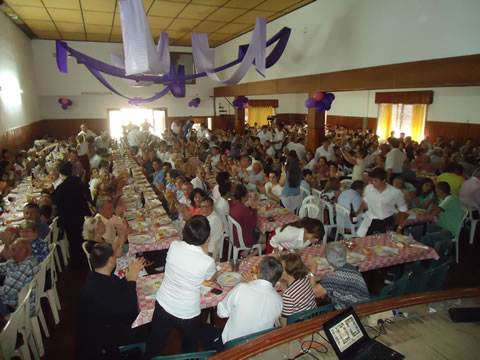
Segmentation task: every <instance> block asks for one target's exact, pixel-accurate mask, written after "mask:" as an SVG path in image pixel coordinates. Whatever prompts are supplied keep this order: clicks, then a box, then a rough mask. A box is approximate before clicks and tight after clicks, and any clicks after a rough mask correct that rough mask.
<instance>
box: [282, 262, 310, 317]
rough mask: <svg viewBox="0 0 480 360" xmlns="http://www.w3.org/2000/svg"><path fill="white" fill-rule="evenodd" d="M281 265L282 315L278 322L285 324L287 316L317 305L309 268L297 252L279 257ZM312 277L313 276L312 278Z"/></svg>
mask: <svg viewBox="0 0 480 360" xmlns="http://www.w3.org/2000/svg"><path fill="white" fill-rule="evenodd" d="M280 262H281V263H282V266H283V273H282V277H281V278H280V286H281V287H282V302H283V306H282V315H281V316H280V323H281V324H282V326H286V325H287V319H288V317H289V316H291V315H293V314H296V313H299V312H302V311H305V310H310V309H314V308H315V307H316V306H317V302H316V301H315V295H314V294H313V289H312V283H311V280H310V279H312V278H313V277H311V276H308V275H309V272H310V271H309V269H308V268H307V267H306V266H305V264H304V263H303V261H302V258H301V257H300V256H299V255H297V254H287V255H283V256H281V257H280ZM313 279H314V278H313Z"/></svg>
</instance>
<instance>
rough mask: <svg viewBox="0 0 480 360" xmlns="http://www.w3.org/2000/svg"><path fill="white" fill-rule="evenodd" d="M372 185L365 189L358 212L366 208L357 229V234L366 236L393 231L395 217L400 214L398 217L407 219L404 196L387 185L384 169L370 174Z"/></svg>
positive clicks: (377, 169) (375, 170) (378, 169)
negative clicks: (362, 219)
mask: <svg viewBox="0 0 480 360" xmlns="http://www.w3.org/2000/svg"><path fill="white" fill-rule="evenodd" d="M370 177H371V178H372V184H370V185H367V186H366V187H365V192H364V197H363V201H364V202H363V204H362V206H361V207H360V212H361V211H363V210H364V209H365V208H366V207H368V211H367V213H366V215H365V217H364V221H363V222H362V225H361V226H360V229H362V230H361V231H360V229H359V234H360V235H361V236H363V235H362V234H363V233H364V232H365V231H364V229H367V228H368V231H367V232H366V234H367V235H372V234H374V233H376V232H378V233H385V232H387V231H388V230H394V229H393V227H394V224H395V215H396V214H397V213H399V212H400V214H399V217H401V218H403V217H404V218H405V219H406V217H407V215H406V211H407V210H408V208H407V205H406V204H405V196H404V195H403V193H402V192H401V191H400V190H398V189H397V188H395V187H393V186H391V185H390V184H387V172H386V171H385V170H384V169H381V168H376V169H374V170H373V171H372V172H371V173H370Z"/></svg>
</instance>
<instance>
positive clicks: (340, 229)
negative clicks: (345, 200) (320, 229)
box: [335, 204, 357, 241]
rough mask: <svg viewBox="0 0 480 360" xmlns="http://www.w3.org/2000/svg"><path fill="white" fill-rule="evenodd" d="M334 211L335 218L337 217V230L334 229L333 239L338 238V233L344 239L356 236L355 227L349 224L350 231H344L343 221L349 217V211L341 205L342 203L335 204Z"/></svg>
mask: <svg viewBox="0 0 480 360" xmlns="http://www.w3.org/2000/svg"><path fill="white" fill-rule="evenodd" d="M335 211H336V215H337V216H336V219H337V223H336V225H337V231H336V234H335V241H337V239H338V235H342V237H343V238H345V239H350V238H353V237H357V233H356V231H355V227H354V226H351V227H350V229H349V230H350V232H349V233H347V232H346V230H347V229H346V228H345V223H346V221H347V219H348V218H349V217H350V211H349V210H348V209H347V208H346V207H344V206H342V205H339V204H335Z"/></svg>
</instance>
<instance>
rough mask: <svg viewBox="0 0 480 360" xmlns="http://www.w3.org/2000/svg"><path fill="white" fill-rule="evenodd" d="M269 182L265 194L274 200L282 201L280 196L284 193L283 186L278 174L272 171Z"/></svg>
mask: <svg viewBox="0 0 480 360" xmlns="http://www.w3.org/2000/svg"><path fill="white" fill-rule="evenodd" d="M268 180H269V181H268V182H267V183H266V184H265V194H266V195H267V196H268V197H269V198H270V199H272V200H275V201H276V202H280V196H281V195H282V187H281V186H280V184H279V183H278V175H277V174H276V173H275V172H273V171H271V172H270V173H269V174H268Z"/></svg>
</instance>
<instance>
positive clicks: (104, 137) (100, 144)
mask: <svg viewBox="0 0 480 360" xmlns="http://www.w3.org/2000/svg"><path fill="white" fill-rule="evenodd" d="M109 147H110V141H109V138H108V133H107V132H106V131H103V132H102V133H101V135H100V136H97V137H96V138H95V149H97V150H98V149H100V148H101V149H108V148H109Z"/></svg>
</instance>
